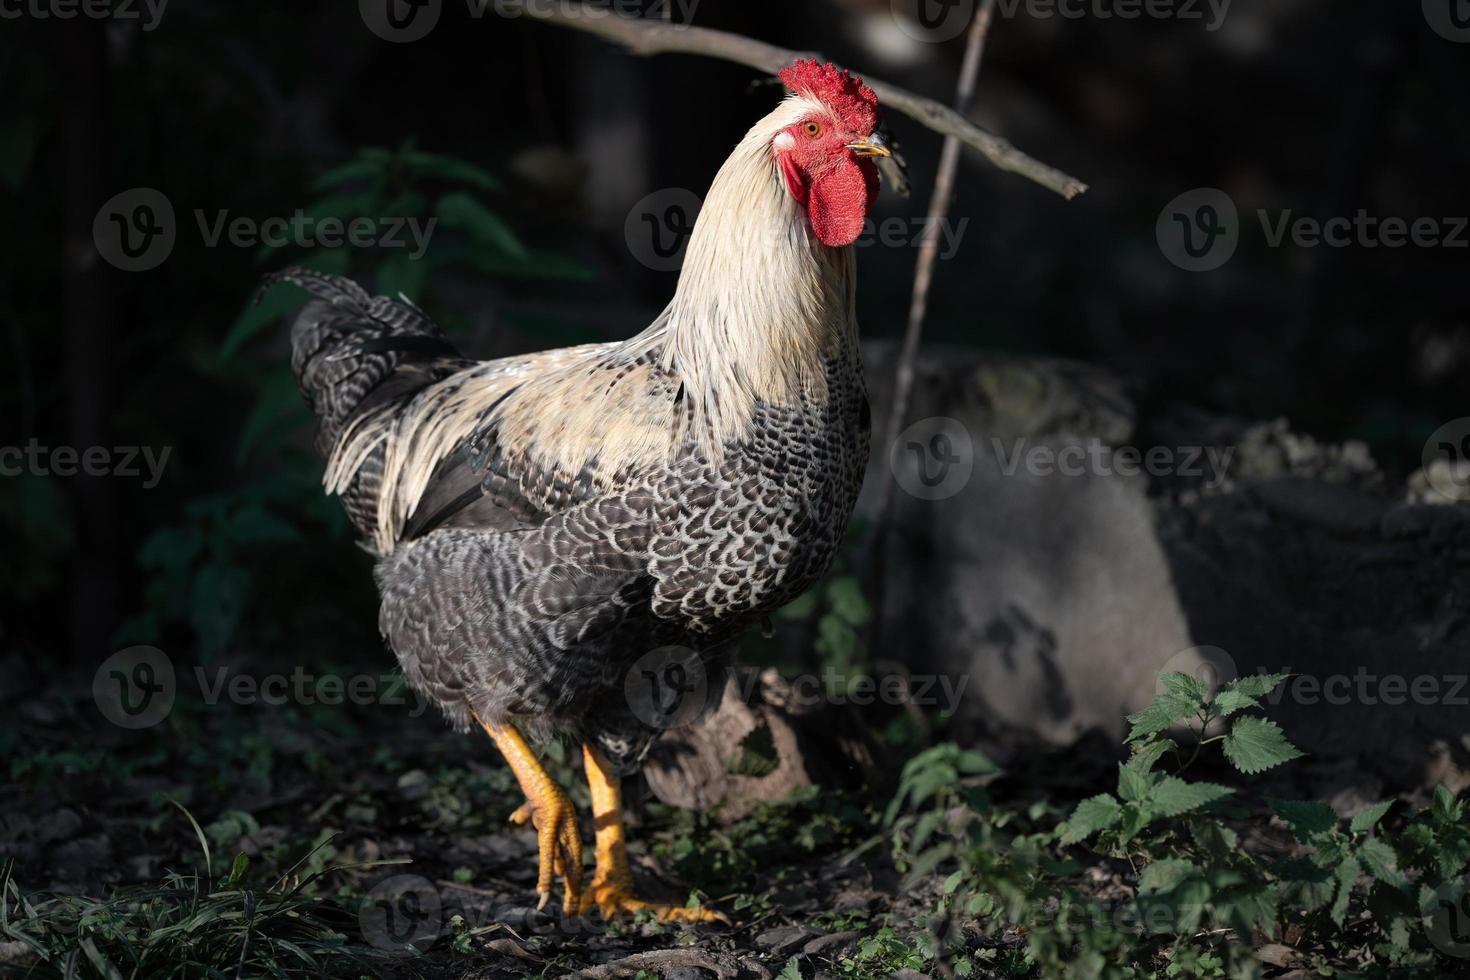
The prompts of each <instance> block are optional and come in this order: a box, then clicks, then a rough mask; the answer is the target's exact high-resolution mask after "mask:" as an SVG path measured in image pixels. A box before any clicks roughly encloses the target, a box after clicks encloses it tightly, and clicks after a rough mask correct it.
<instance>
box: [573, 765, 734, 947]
mask: <svg viewBox="0 0 1470 980" xmlns="http://www.w3.org/2000/svg"><path fill="white" fill-rule="evenodd" d="M582 761H583V762H584V763H585V765H586V768H587V785H588V787H589V788H590V789H591V790H592V816H593V820H594V821H595V826H596V828H597V871H596V873H595V874H594V875H593V876H592V884H591V886H590V887H589V888H588V889H587V891H586V893H585V894H584V895H583V896H582V911H583V912H588V911H591V909H593V908H594V907H595V908H597V909H598V910H599V911H601V912H602V915H603V917H604V918H608V919H610V918H612V917H613V916H616V915H618V914H620V913H624V912H637V911H639V910H641V909H647V910H648V911H650V912H652V913H653V914H654V915H655V916H656V917H657V918H658V920H659V921H660V922H724V923H726V924H727V925H728V924H729V922H730V920H729V919H727V918H725V916H723V915H721V914H720V913H719V912H711V911H709V910H708V909H703V908H683V907H681V906H677V905H661V904H657V903H654V902H645V901H642V900H640V899H639V898H637V897H635V896H634V894H633V873H632V871H630V870H629V869H628V846H627V837H626V835H625V834H624V831H623V792H622V788H621V785H620V784H619V781H618V774H617V773H616V772H614V771H613V769H612V766H611V765H610V764H609V763H608V761H607V760H606V759H604V758H603V756H602V753H601V752H598V751H597V750H596V749H595V748H593V747H592V746H591V745H590V744H585V743H584V744H583V746H582Z"/></svg>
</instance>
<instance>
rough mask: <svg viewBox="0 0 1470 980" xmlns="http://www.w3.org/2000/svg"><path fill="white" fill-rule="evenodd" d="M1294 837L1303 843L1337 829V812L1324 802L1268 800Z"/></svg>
mask: <svg viewBox="0 0 1470 980" xmlns="http://www.w3.org/2000/svg"><path fill="white" fill-rule="evenodd" d="M1268 802H1269V803H1270V804H1271V809H1273V810H1275V811H1276V815H1277V816H1279V817H1280V818H1281V819H1282V820H1283V821H1285V823H1286V825H1287V826H1288V827H1290V828H1291V832H1292V833H1293V834H1295V835H1296V839H1297V840H1299V841H1301V842H1302V843H1303V844H1309V843H1312V842H1313V841H1316V840H1318V839H1319V838H1321V837H1322V836H1323V835H1324V834H1330V833H1331V832H1332V831H1334V830H1336V829H1337V813H1336V811H1334V810H1333V809H1332V807H1330V806H1328V805H1327V804H1326V803H1299V802H1296V801H1294V800H1275V799H1273V800H1269V801H1268Z"/></svg>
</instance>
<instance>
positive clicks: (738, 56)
mask: <svg viewBox="0 0 1470 980" xmlns="http://www.w3.org/2000/svg"><path fill="white" fill-rule="evenodd" d="M516 9H517V10H518V11H520V12H521V13H523V14H524V15H525V16H527V17H531V18H534V19H536V20H539V21H542V22H544V23H547V24H554V25H556V26H558V27H570V28H572V29H574V30H578V31H586V32H587V33H589V34H596V35H597V36H599V37H602V38H606V39H607V40H609V41H615V42H617V43H618V44H621V45H622V46H623V47H625V48H627V49H628V50H629V51H631V52H632V53H634V54H636V55H641V56H644V57H648V56H650V55H656V54H669V53H679V54H695V55H703V56H705V57H708V58H719V59H721V60H723V61H733V62H735V63H736V64H740V65H745V66H746V67H748V68H754V69H756V70H757V71H762V72H765V73H766V74H768V75H771V76H773V77H774V76H775V75H777V74H778V73H779V72H780V71H781V69H782V68H785V67H786V66H787V65H789V64H791V63H792V62H793V61H795V60H796V59H797V58H802V57H811V56H812V55H813V52H804V51H793V50H791V49H789V48H780V47H777V46H776V45H774V44H767V43H766V42H764V41H757V40H756V39H754V38H749V37H745V36H743V35H740V34H731V33H730V32H728V31H717V30H714V29H712V28H708V27H692V26H689V25H685V24H671V23H668V22H666V21H662V20H645V19H638V18H633V17H622V16H618V15H616V14H612V13H609V12H606V11H602V10H594V9H592V8H587V7H583V6H582V5H581V4H556V3H547V4H526V5H525V6H524V7H517V8H516ZM977 16H978V15H977ZM967 57H968V56H967ZM860 74H862V76H863V79H864V81H866V82H867V84H868V85H869V86H870V87H871V88H872V89H873V91H874V92H875V93H877V95H878V100H879V102H881V103H882V104H883V105H884V106H885V107H887V108H890V109H895V110H897V111H898V112H901V113H903V114H904V115H906V116H908V117H909V118H911V119H914V120H916V121H918V122H920V123H922V124H923V125H925V126H927V127H928V128H930V129H932V130H934V131H935V132H937V133H942V134H944V135H945V137H947V138H953V139H958V140H960V141H962V142H964V143H968V144H969V145H970V146H973V147H974V148H975V149H977V150H979V151H980V152H981V153H982V154H984V155H985V157H986V159H988V160H989V161H990V162H991V163H993V164H995V166H997V167H999V168H1000V169H1002V170H1006V171H1009V172H1011V173H1014V174H1020V175H1021V176H1023V177H1026V178H1028V179H1030V180H1033V181H1035V182H1036V183H1038V184H1040V185H1041V186H1042V187H1045V188H1048V189H1049V190H1052V191H1055V192H1056V193H1058V194H1060V195H1062V196H1063V197H1065V198H1067V199H1068V200H1070V199H1071V198H1074V197H1076V196H1077V195H1078V194H1081V193H1083V192H1084V191H1086V190H1087V185H1086V184H1084V183H1082V181H1080V180H1078V179H1077V178H1075V177H1072V176H1070V175H1069V174H1065V173H1063V172H1062V171H1060V170H1058V169H1056V168H1055V167H1052V166H1049V165H1047V164H1045V163H1042V162H1041V161H1039V160H1036V159H1033V158H1032V157H1030V156H1027V155H1026V154H1025V153H1022V152H1021V151H1020V150H1018V149H1016V147H1015V146H1013V145H1012V144H1011V143H1010V141H1009V140H1006V139H1003V138H1002V137H999V136H996V135H995V134H994V133H989V132H986V131H985V130H983V129H981V128H980V127H979V126H976V125H975V124H974V123H972V122H970V120H969V119H967V118H965V114H964V112H963V110H959V111H957V110H956V109H953V108H951V107H949V106H947V105H945V104H944V103H942V102H936V101H934V100H933V99H928V98H925V97H924V96H922V95H916V94H914V93H913V92H910V91H908V90H907V89H902V88H899V87H898V86H897V85H892V84H889V83H888V82H885V81H882V80H880V79H876V78H874V77H873V76H871V75H869V74H868V73H867V72H861V73H860ZM947 146H948V143H947V142H946V147H947ZM956 152H957V151H956Z"/></svg>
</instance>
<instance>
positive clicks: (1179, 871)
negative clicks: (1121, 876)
mask: <svg viewBox="0 0 1470 980" xmlns="http://www.w3.org/2000/svg"><path fill="white" fill-rule="evenodd" d="M1198 874H1199V868H1197V867H1195V865H1194V864H1193V862H1190V861H1186V860H1184V859H1183V858H1164V859H1163V860H1160V861H1155V862H1154V863H1153V864H1150V865H1149V866H1148V867H1146V868H1144V869H1143V873H1142V874H1140V875H1139V876H1138V893H1139V894H1140V895H1159V894H1163V893H1165V892H1171V891H1173V890H1174V889H1175V888H1177V887H1179V885H1181V884H1182V883H1183V882H1185V881H1186V880H1188V879H1189V878H1192V877H1194V876H1196V875H1198Z"/></svg>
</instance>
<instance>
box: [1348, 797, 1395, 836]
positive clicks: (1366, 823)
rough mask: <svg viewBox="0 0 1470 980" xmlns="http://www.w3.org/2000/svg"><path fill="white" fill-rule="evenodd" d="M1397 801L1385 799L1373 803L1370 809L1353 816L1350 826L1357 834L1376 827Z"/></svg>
mask: <svg viewBox="0 0 1470 980" xmlns="http://www.w3.org/2000/svg"><path fill="white" fill-rule="evenodd" d="M1397 802H1398V800H1384V801H1383V802H1382V803H1375V804H1373V805H1372V806H1370V807H1369V808H1368V809H1366V810H1364V811H1363V812H1362V813H1360V814H1358V815H1357V816H1356V817H1353V820H1352V823H1351V824H1349V825H1348V826H1349V828H1350V829H1351V830H1352V832H1353V833H1355V834H1361V833H1363V832H1364V831H1368V830H1372V829H1373V828H1374V827H1376V826H1378V821H1380V820H1382V819H1383V818H1384V816H1385V815H1387V813H1388V811H1389V810H1392V809H1393V805H1394V804H1395V803H1397Z"/></svg>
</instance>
